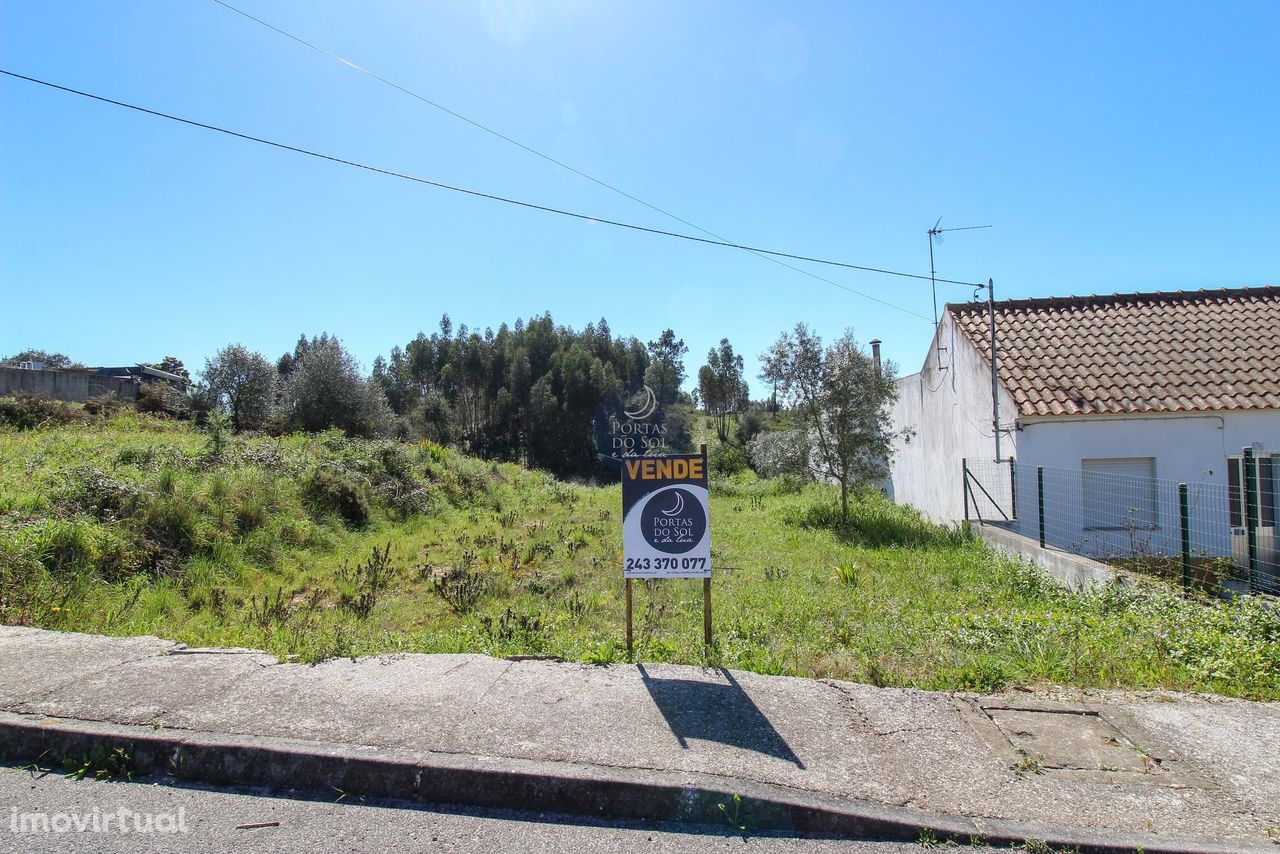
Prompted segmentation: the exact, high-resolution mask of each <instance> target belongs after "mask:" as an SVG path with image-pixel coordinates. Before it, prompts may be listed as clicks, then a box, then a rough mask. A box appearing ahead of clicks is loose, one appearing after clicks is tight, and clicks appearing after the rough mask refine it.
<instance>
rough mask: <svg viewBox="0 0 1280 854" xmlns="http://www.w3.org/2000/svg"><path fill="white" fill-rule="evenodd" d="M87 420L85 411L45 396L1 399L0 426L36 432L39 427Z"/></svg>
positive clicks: (17, 396)
mask: <svg viewBox="0 0 1280 854" xmlns="http://www.w3.org/2000/svg"><path fill="white" fill-rule="evenodd" d="M87 420H88V418H87V417H86V416H85V412H84V410H83V409H80V408H78V407H75V406H72V405H71V404H69V403H63V402H62V401H60V400H50V399H49V398H47V397H45V396H43V395H39V394H19V395H16V396H14V397H0V426H7V427H16V428H17V429H19V430H35V429H36V428H38V427H49V426H53V425H55V424H75V423H77V422H80V421H87Z"/></svg>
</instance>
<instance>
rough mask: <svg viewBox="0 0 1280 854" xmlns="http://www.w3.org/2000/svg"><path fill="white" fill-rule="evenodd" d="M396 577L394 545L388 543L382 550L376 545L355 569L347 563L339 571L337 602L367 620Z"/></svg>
mask: <svg viewBox="0 0 1280 854" xmlns="http://www.w3.org/2000/svg"><path fill="white" fill-rule="evenodd" d="M394 577H395V568H394V567H393V566H392V565H391V543H387V547H386V548H384V549H383V550H382V551H378V548H377V547H376V546H375V547H374V548H373V552H372V553H371V554H370V555H369V558H368V560H366V561H364V562H363V563H358V564H356V565H355V567H354V568H353V567H350V566H348V565H347V564H345V563H344V564H343V565H342V567H341V568H340V569H339V570H338V573H337V578H338V603H339V604H340V605H342V606H343V607H344V608H347V609H349V610H350V611H351V612H352V613H354V614H355V615H356V616H357V617H359V618H361V619H364V618H366V617H368V616H369V614H370V613H371V612H372V611H373V609H374V608H375V607H376V606H377V604H378V598H379V597H380V596H381V595H382V591H384V590H386V589H387V586H388V585H389V584H390V583H391V580H392V579H393V578H394Z"/></svg>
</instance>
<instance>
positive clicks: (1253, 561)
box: [1244, 445, 1258, 595]
mask: <svg viewBox="0 0 1280 854" xmlns="http://www.w3.org/2000/svg"><path fill="white" fill-rule="evenodd" d="M1244 528H1245V539H1246V540H1247V541H1248V543H1249V593H1250V594H1251V595H1252V594H1254V593H1257V592H1258V472H1257V470H1256V469H1255V468H1254V466H1253V446H1252V445H1250V446H1247V447H1245V448H1244Z"/></svg>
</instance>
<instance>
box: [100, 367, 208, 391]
mask: <svg viewBox="0 0 1280 854" xmlns="http://www.w3.org/2000/svg"><path fill="white" fill-rule="evenodd" d="M86 370H88V371H89V372H90V373H92V374H94V375H95V376H99V377H114V378H116V379H133V380H135V381H137V382H139V383H141V384H143V385H151V384H153V383H169V384H171V385H175V386H180V387H186V386H187V385H190V380H187V379H185V378H184V377H180V376H178V375H177V374H171V373H169V372H168V371H162V370H160V369H159V368H152V367H148V366H146V365H133V366H132V367H125V368H86Z"/></svg>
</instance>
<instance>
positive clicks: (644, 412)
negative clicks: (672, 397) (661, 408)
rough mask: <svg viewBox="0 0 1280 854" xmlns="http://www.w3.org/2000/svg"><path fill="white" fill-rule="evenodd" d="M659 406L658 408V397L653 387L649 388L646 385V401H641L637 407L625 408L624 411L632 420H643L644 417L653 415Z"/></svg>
mask: <svg viewBox="0 0 1280 854" xmlns="http://www.w3.org/2000/svg"><path fill="white" fill-rule="evenodd" d="M657 408H658V398H657V396H656V395H655V394H654V393H653V389H651V388H649V387H648V386H647V385H646V386H645V387H644V402H643V403H641V404H640V405H639V406H638V407H636V408H635V409H624V410H623V411H622V413H623V414H624V415H626V416H627V417H628V418H630V419H631V420H632V421H643V420H644V419H646V418H648V417H649V416H650V415H652V414H653V411H654V410H655V409H657Z"/></svg>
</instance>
